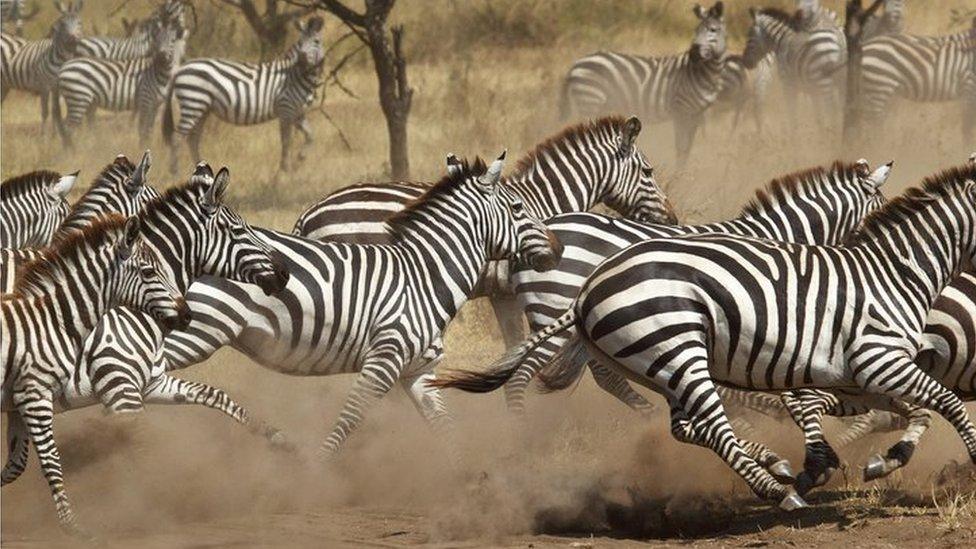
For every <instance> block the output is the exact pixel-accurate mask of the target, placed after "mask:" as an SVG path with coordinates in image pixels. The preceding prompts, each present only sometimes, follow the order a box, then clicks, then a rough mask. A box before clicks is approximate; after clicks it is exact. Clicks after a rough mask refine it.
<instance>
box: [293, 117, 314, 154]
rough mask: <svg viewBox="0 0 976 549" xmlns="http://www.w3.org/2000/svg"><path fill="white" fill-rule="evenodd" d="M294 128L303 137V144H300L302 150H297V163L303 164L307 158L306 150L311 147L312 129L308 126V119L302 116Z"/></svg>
mask: <svg viewBox="0 0 976 549" xmlns="http://www.w3.org/2000/svg"><path fill="white" fill-rule="evenodd" d="M295 127H296V128H298V131H300V132H302V136H304V137H305V142H304V143H302V148H301V149H298V161H299V162H305V158H306V157H307V154H306V153H307V151H308V149H310V148H311V147H312V141H314V140H313V139H312V128H311V127H310V126H309V124H308V119H307V118H305V117H304V116H302V118H301V120H299V121H298V123H297V124H295Z"/></svg>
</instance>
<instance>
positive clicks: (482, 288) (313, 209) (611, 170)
mask: <svg viewBox="0 0 976 549" xmlns="http://www.w3.org/2000/svg"><path fill="white" fill-rule="evenodd" d="M640 131H641V124H640V121H639V120H638V119H637V118H630V119H627V120H624V119H623V118H620V117H605V118H600V119H598V120H593V121H589V122H584V123H580V124H577V125H574V126H570V127H568V128H566V129H565V130H563V131H562V132H560V133H558V134H556V135H553V136H550V137H548V138H546V139H545V140H544V141H542V143H540V144H539V145H537V146H536V147H535V148H534V149H533V150H532V151H531V152H529V153H528V154H526V155H525V157H523V158H522V160H520V161H519V162H518V163H517V166H518V168H516V171H515V173H513V174H511V175H509V176H508V177H506V178H504V179H503V180H502V182H501V185H502V186H503V187H504V188H506V189H508V190H510V191H511V192H512V193H514V194H515V195H517V196H519V197H520V198H521V199H522V202H523V203H524V204H525V208H526V210H527V212H528V213H529V215H532V216H534V217H535V218H537V219H542V220H546V219H549V218H551V217H552V216H554V215H556V214H560V213H565V212H572V211H585V210H589V209H590V208H592V207H594V206H596V205H597V204H598V203H603V204H605V205H607V206H609V207H610V208H612V209H614V210H616V211H617V213H619V214H620V215H623V216H625V217H628V218H631V219H635V220H637V221H645V222H653V223H667V224H674V223H676V221H677V220H676V218H675V216H674V213H673V211H672V209H671V205H670V203H669V202H668V200H667V197H666V196H665V194H664V192H663V191H662V190H661V188H660V187H658V185H657V182H656V181H655V179H654V174H653V168H652V167H651V165H650V163H649V162H648V161H647V158H646V157H645V156H644V154H643V152H642V151H641V150H640V148H639V147H638V146H637V137H638V134H639V133H640ZM456 162H457V159H456V158H454V157H453V155H452V156H450V157H448V169H451V168H452V166H453V167H454V168H456V167H457V164H456ZM452 163H454V164H452ZM429 188H430V185H429V184H426V183H424V184H418V183H399V182H397V183H365V184H361V185H354V186H352V187H346V188H344V189H340V190H338V191H336V192H334V193H332V194H330V195H329V196H327V197H325V198H323V199H322V200H320V201H319V202H317V203H316V204H314V205H312V206H310V207H309V208H308V209H306V210H305V211H304V212H302V214H301V215H300V216H299V217H298V220H297V221H296V222H295V228H294V229H293V230H292V234H295V235H298V236H303V237H306V238H314V239H316V240H321V241H333V242H348V243H352V244H383V243H389V242H390V238H391V233H390V228H389V227H388V226H387V225H386V223H385V221H386V219H387V218H389V217H391V216H392V215H394V214H396V213H397V212H399V211H401V210H403V209H404V208H405V207H407V205H408V204H409V203H410V202H412V201H413V200H416V199H417V198H419V197H420V196H421V195H422V194H423V193H424V192H426V191H427V190H429ZM510 268H511V266H510V265H509V263H508V262H507V261H504V262H492V263H490V264H489V266H488V268H487V270H486V272H485V273H483V275H482V278H481V281H480V282H479V284H478V286H477V291H476V292H475V294H474V295H472V296H471V297H472V298H473V297H481V296H490V297H491V298H492V306H493V307H494V310H495V315H496V317H497V318H498V324H499V327H500V328H501V330H502V334H503V335H504V337H505V343H506V345H509V346H511V345H515V344H516V343H518V342H519V341H521V340H522V339H523V337H524V336H523V334H522V317H521V314H520V312H519V309H518V308H517V305H516V304H515V302H514V299H513V296H512V292H511V283H510V281H509V271H510Z"/></svg>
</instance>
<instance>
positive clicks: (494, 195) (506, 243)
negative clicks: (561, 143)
mask: <svg viewBox="0 0 976 549" xmlns="http://www.w3.org/2000/svg"><path fill="white" fill-rule="evenodd" d="M504 166H505V152H504V151H503V152H502V154H501V155H500V156H499V157H498V158H497V159H495V161H494V162H492V163H491V165H490V166H488V170H487V171H486V172H485V173H484V174H482V175H479V176H477V178H476V179H475V182H476V186H477V188H478V190H479V191H481V193H483V194H484V195H485V196H486V198H487V199H488V200H489V203H490V206H491V207H492V208H493V209H494V210H495V212H496V213H497V214H498V216H499V218H500V219H501V223H500V226H499V227H498V229H499V230H496V231H492V232H493V233H495V234H496V235H497V236H496V237H495V238H492V237H490V236H489V242H488V254H489V259H506V258H510V257H514V258H515V259H517V260H519V261H524V262H526V263H528V264H529V265H530V266H531V267H532V268H533V269H535V270H536V271H548V270H550V269H552V268H554V267H555V266H556V265H557V264H558V263H559V259H560V258H561V257H562V253H563V247H562V244H560V243H559V239H558V238H556V235H555V234H553V232H552V231H550V230H549V228H548V227H546V225H545V223H543V222H542V221H539V220H538V219H536V218H535V217H534V216H532V215H529V212H528V211H527V210H526V209H525V204H524V202H523V201H522V197H521V196H519V195H518V194H516V193H515V192H513V191H512V190H510V189H508V188H506V187H504V186H503V185H500V184H499V181H500V180H501V176H502V169H503V168H504ZM492 240H493V241H492Z"/></svg>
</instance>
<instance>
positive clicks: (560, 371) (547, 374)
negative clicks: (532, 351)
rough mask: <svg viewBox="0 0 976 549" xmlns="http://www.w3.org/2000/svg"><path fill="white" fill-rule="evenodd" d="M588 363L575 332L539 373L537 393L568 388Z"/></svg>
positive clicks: (586, 353) (578, 335)
mask: <svg viewBox="0 0 976 549" xmlns="http://www.w3.org/2000/svg"><path fill="white" fill-rule="evenodd" d="M589 361H590V353H589V351H588V350H587V349H586V345H584V344H583V338H582V337H580V334H579V331H576V332H575V333H574V334H573V336H572V338H570V340H569V341H567V342H566V344H565V345H563V347H562V348H561V349H559V351H557V352H556V354H555V355H553V357H552V359H550V360H549V363H548V364H546V367H545V368H543V369H542V371H541V372H539V391H540V392H542V393H552V392H555V391H562V390H564V389H568V388H570V387H571V386H573V385H575V384H576V383H577V382H578V381H579V380H580V378H581V377H582V375H583V369H584V368H585V366H586V364H587V363H588V362H589Z"/></svg>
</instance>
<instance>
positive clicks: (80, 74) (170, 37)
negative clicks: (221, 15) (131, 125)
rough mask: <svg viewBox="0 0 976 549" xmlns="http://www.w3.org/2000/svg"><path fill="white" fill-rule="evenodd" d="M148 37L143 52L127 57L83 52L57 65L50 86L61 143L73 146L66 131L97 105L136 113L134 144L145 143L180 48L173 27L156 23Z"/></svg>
mask: <svg viewBox="0 0 976 549" xmlns="http://www.w3.org/2000/svg"><path fill="white" fill-rule="evenodd" d="M152 42H153V45H152V48H151V50H150V55H149V56H147V57H143V58H139V59H134V60H128V61H115V60H108V59H99V58H88V57H85V58H80V59H73V60H71V61H68V62H67V63H65V64H64V65H62V66H61V70H60V71H59V72H58V84H57V87H56V88H55V91H54V99H55V101H54V118H55V121H56V123H57V127H58V130H59V132H60V133H61V138H62V140H63V141H64V144H65V146H67V147H72V146H73V142H72V138H71V134H72V132H73V130H74V128H76V127H77V126H78V125H79V124H80V123H81V119H82V117H83V116H85V115H86V114H88V116H89V118H92V117H93V116H94V114H95V111H96V110H97V109H98V108H103V109H109V110H113V111H133V110H134V111H135V112H136V113H138V120H139V121H138V125H139V143H140V146H142V147H145V146H146V143H147V142H148V141H149V132H150V131H151V130H152V125H153V122H154V121H155V119H156V114H157V113H158V112H159V106H160V105H161V104H162V103H163V101H165V100H166V97H167V93H168V91H169V84H170V80H171V78H172V75H173V72H174V71H175V70H176V67H177V66H179V64H180V60H179V57H178V55H179V52H180V51H182V49H183V48H182V46H181V45H180V42H181V39H180V38H178V32H177V30H176V29H175V28H172V27H169V26H158V25H157V26H156V27H155V31H154V34H153V36H152ZM59 96H63V97H64V100H65V104H66V105H67V107H68V114H67V121H66V122H65V121H62V119H61V106H60V102H59V101H58V97H59Z"/></svg>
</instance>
